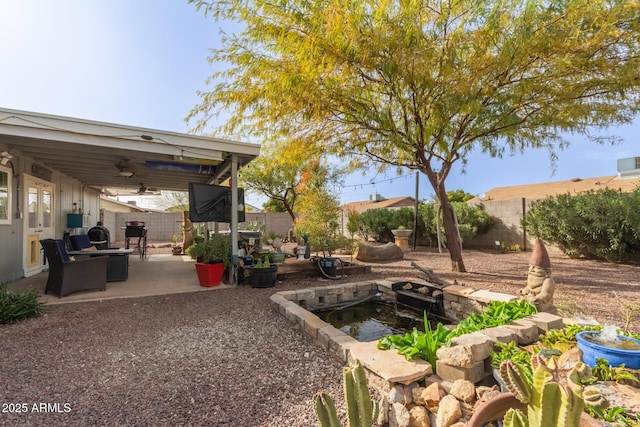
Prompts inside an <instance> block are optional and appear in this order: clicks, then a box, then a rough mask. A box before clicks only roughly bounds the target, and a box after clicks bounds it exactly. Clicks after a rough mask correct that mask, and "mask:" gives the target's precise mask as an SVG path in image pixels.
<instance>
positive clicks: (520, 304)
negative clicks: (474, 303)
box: [452, 300, 538, 337]
mask: <svg viewBox="0 0 640 427" xmlns="http://www.w3.org/2000/svg"><path fill="white" fill-rule="evenodd" d="M537 312H538V310H537V309H536V306H535V305H533V304H531V303H530V302H528V301H526V300H518V301H510V302H504V301H492V302H490V303H489V304H488V305H487V308H486V309H485V310H484V311H482V312H480V313H471V314H470V315H469V316H468V317H466V318H464V319H462V320H461V321H460V323H458V326H456V328H455V329H454V330H453V331H454V332H453V336H460V335H464V334H469V333H471V332H475V331H479V330H482V329H486V328H492V327H495V326H501V325H506V324H508V323H511V322H513V321H514V320H518V319H522V318H523V317H527V316H531V315H532V314H536V313H537ZM453 336H452V337H453Z"/></svg>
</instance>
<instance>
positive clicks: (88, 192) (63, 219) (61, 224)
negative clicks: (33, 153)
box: [0, 144, 100, 283]
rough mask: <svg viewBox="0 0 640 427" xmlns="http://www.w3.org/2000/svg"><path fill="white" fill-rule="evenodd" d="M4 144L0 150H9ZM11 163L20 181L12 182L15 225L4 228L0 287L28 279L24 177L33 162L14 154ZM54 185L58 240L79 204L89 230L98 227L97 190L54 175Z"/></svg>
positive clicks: (1, 231)
mask: <svg viewBox="0 0 640 427" xmlns="http://www.w3.org/2000/svg"><path fill="white" fill-rule="evenodd" d="M7 149H8V147H3V146H2V144H0V150H7ZM11 154H13V159H12V160H11V161H12V163H13V166H14V171H15V173H16V175H17V177H15V176H14V177H13V180H12V189H11V190H12V191H11V194H12V197H13V199H12V213H11V215H12V218H13V220H12V223H11V224H8V225H0V283H6V282H12V281H14V280H16V279H19V278H21V277H23V276H24V270H23V262H22V261H23V260H22V256H23V252H24V251H23V249H24V245H25V242H24V220H25V219H24V218H25V215H24V174H25V173H26V174H29V175H33V176H36V175H35V174H34V173H33V162H31V161H30V160H29V159H25V158H21V157H18V155H16V153H15V152H12V153H11ZM51 182H52V183H53V184H54V185H55V191H56V193H55V201H54V207H53V219H54V224H55V237H56V238H62V235H63V233H64V231H65V230H66V226H67V213H70V212H71V211H72V208H73V203H74V202H75V203H77V206H78V209H80V208H81V209H82V210H83V211H84V213H85V214H86V215H87V221H88V224H89V226H93V225H95V223H96V222H97V221H98V219H99V214H100V195H99V193H98V192H96V191H95V190H93V189H90V188H85V187H84V186H83V185H82V184H81V183H80V182H78V181H76V180H73V179H70V178H68V177H66V176H63V175H61V174H59V173H57V172H56V171H52V174H51Z"/></svg>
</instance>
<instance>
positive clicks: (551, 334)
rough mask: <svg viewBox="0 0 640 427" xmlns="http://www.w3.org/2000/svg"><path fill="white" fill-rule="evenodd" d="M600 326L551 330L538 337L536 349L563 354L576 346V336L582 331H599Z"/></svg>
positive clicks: (577, 326) (574, 326)
mask: <svg viewBox="0 0 640 427" xmlns="http://www.w3.org/2000/svg"><path fill="white" fill-rule="evenodd" d="M601 329H602V325H594V326H580V325H567V326H565V327H564V328H562V329H552V330H550V331H547V332H546V333H545V334H544V335H542V336H541V337H540V340H539V342H538V345H537V346H536V348H537V349H540V348H552V349H558V350H560V351H561V352H565V351H567V350H569V349H570V348H572V347H575V346H576V342H577V341H576V335H577V334H578V332H582V331H599V330H601Z"/></svg>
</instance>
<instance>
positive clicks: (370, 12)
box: [189, 0, 640, 271]
mask: <svg viewBox="0 0 640 427" xmlns="http://www.w3.org/2000/svg"><path fill="white" fill-rule="evenodd" d="M190 1H191V2H192V3H195V4H196V6H197V8H203V9H204V11H205V13H212V14H213V15H214V16H216V17H218V18H222V19H227V20H231V21H236V22H239V23H241V24H242V28H243V29H242V31H241V32H240V33H239V34H237V35H232V36H229V37H227V38H226V39H224V41H223V42H224V44H223V47H222V48H221V49H219V50H216V51H213V54H212V56H211V58H210V59H211V60H212V61H222V62H225V63H227V64H230V68H229V69H227V70H225V71H222V72H219V73H216V74H214V75H213V76H212V81H214V82H216V85H215V86H214V88H213V90H211V91H209V92H205V93H202V94H201V95H202V97H203V101H202V103H201V104H200V105H199V106H197V107H196V108H194V109H193V110H192V111H191V113H190V115H189V118H190V119H196V120H197V125H196V130H202V129H203V128H204V126H205V125H206V123H207V120H208V119H209V118H210V117H211V116H212V115H214V114H216V112H219V111H220V110H231V111H233V114H232V115H231V119H229V121H227V122H226V124H225V130H226V131H227V132H230V133H233V132H239V131H246V132H251V133H253V134H260V135H263V136H264V137H265V138H278V137H286V138H287V140H288V141H291V142H293V141H295V145H294V146H291V147H290V149H291V150H293V151H295V152H297V153H298V155H302V153H304V155H305V156H306V157H307V158H309V157H312V156H316V155H319V154H321V153H322V154H325V153H332V154H336V155H342V156H350V157H351V159H352V161H353V163H354V164H356V165H359V166H363V167H365V166H368V165H369V164H371V163H374V164H375V165H376V167H378V168H379V169H384V168H385V167H387V166H395V167H406V168H409V169H413V170H419V171H421V172H422V173H424V174H425V175H426V176H427V178H428V179H429V182H430V184H431V185H432V187H433V188H434V190H435V195H436V198H437V199H438V201H439V202H440V203H441V204H442V206H443V207H444V209H443V213H444V218H443V219H444V225H445V235H446V239H447V242H448V250H449V254H450V257H451V262H452V268H453V270H457V271H465V267H464V262H463V259H462V252H461V249H460V245H459V244H458V236H457V233H456V230H455V226H454V218H453V209H452V207H451V205H450V203H449V200H448V196H447V191H446V186H445V182H446V179H447V177H448V176H449V173H450V172H451V170H452V167H453V165H454V164H455V163H456V162H460V163H462V164H463V165H464V164H466V161H467V156H468V154H469V153H470V152H471V151H472V150H473V149H481V150H482V151H483V152H484V153H487V154H489V155H490V156H494V157H501V156H503V155H504V154H508V153H518V152H523V151H524V149H525V148H527V147H533V148H543V149H547V150H548V151H549V154H550V159H551V161H552V163H553V161H554V159H555V158H556V156H557V150H560V149H562V148H564V147H565V146H566V144H568V142H567V141H566V140H565V138H564V135H567V134H569V133H577V134H583V135H587V136H588V137H592V138H593V140H595V141H597V142H601V143H603V142H614V141H615V138H613V137H610V138H602V137H596V136H592V135H591V132H592V131H595V130H598V131H599V130H602V129H606V128H607V127H609V126H612V125H617V124H623V123H629V122H631V120H632V119H633V117H634V116H635V114H636V113H637V112H638V108H639V106H640V105H639V104H640V102H639V98H640V97H639V94H638V87H639V86H640V75H639V70H640V64H639V62H640V60H639V55H638V51H639V50H640V28H639V27H640V25H639V16H640V12H639V9H640V3H638V2H637V1H630V0H629V1H624V0H620V1H615V2H607V1H604V0H557V1H556V0H550V1H549V0H547V1H543V0H524V1H522V0H493V1H489V0H458V1H455V2H450V1H449V2H442V1H440V2H438V1H428V0H406V1H405V0H401V1H393V0H375V1H374V0H318V1H301V0H281V1H278V2H275V3H274V2H262V1H259V0H212V1H211V2H204V1H200V0H190Z"/></svg>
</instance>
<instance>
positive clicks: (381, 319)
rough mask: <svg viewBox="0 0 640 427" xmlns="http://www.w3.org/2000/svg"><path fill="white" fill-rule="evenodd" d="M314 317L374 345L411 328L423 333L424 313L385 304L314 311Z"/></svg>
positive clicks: (369, 302)
mask: <svg viewBox="0 0 640 427" xmlns="http://www.w3.org/2000/svg"><path fill="white" fill-rule="evenodd" d="M315 314H316V316H318V317H319V318H320V319H322V320H324V321H325V322H327V323H330V324H331V325H333V326H334V327H335V328H336V329H340V330H341V331H342V332H344V333H345V334H347V335H349V336H351V337H353V338H355V339H356V340H358V341H360V342H368V341H376V340H378V339H380V338H382V337H384V336H386V335H390V334H404V333H405V332H411V331H412V330H413V328H418V329H419V330H421V331H424V326H423V320H422V319H423V313H422V312H419V311H417V310H413V309H411V307H407V306H402V305H396V304H393V303H391V302H384V301H367V302H363V303H361V304H358V305H353V306H347V307H344V308H334V309H325V310H322V311H316V312H315Z"/></svg>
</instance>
